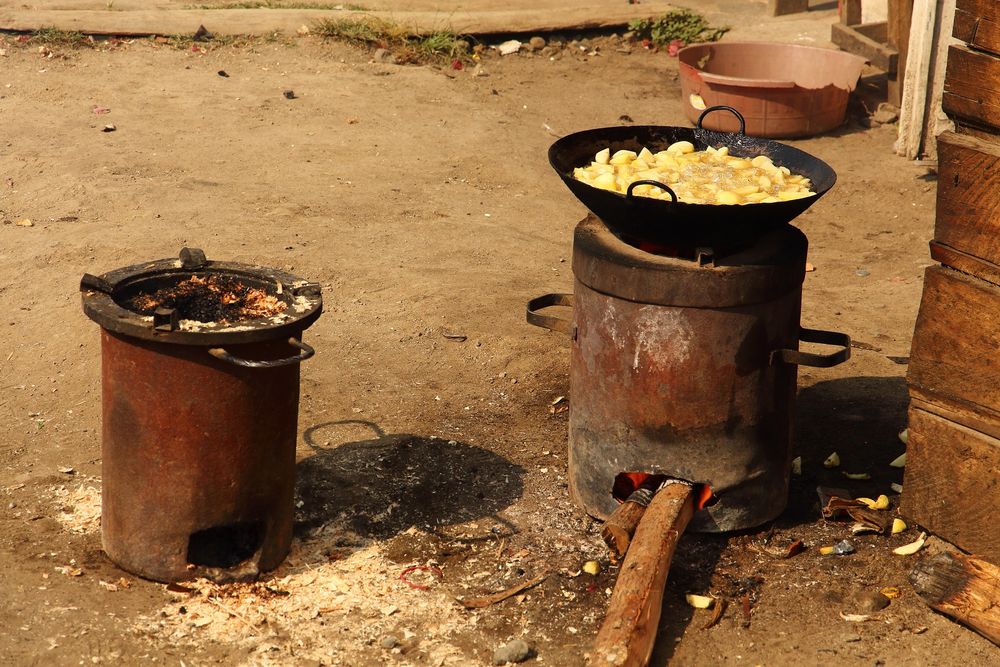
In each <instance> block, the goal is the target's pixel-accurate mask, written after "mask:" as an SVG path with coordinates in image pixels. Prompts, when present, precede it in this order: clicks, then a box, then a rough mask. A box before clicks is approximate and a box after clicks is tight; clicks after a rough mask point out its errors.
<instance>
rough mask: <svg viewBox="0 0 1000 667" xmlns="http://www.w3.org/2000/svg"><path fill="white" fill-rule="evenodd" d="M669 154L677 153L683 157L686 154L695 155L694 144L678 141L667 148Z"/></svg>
mask: <svg viewBox="0 0 1000 667" xmlns="http://www.w3.org/2000/svg"><path fill="white" fill-rule="evenodd" d="M667 152H668V153H677V154H679V155H683V154H685V153H694V144H692V143H691V142H690V141H678V142H676V143H672V144H670V145H669V146H667Z"/></svg>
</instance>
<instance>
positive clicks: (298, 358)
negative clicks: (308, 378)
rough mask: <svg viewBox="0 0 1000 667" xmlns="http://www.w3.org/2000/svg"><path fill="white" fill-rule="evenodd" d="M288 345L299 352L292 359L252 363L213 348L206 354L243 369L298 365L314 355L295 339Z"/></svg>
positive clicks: (311, 350)
mask: <svg viewBox="0 0 1000 667" xmlns="http://www.w3.org/2000/svg"><path fill="white" fill-rule="evenodd" d="M288 344H289V345H291V346H292V347H294V348H298V349H299V350H301V352H300V353H299V354H297V355H295V356H294V357H285V358H284V359H270V360H268V361H254V360H253V359H243V358H241V357H236V356H233V355H232V354H230V353H229V352H227V351H226V350H225V348H222V347H213V348H211V349H209V351H208V353H209V354H210V355H212V356H213V357H215V358H216V359H220V360H222V361H228V362H229V363H231V364H233V365H234V366H242V367H243V368H277V367H278V366H291V365H292V364H298V363H301V362H303V361H305V360H306V359H308V358H309V357H311V356H313V355H314V354H316V350H314V349H313V348H312V347H311V346H309V345H306V344H305V343H303V342H302V341H300V340H299V339H297V338H289V339H288Z"/></svg>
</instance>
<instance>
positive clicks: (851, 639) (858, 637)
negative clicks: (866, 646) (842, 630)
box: [844, 635, 861, 644]
mask: <svg viewBox="0 0 1000 667" xmlns="http://www.w3.org/2000/svg"><path fill="white" fill-rule="evenodd" d="M859 641H861V635H847V636H845V637H844V643H845V644H850V643H852V642H859Z"/></svg>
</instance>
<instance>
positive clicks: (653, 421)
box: [528, 215, 850, 532]
mask: <svg viewBox="0 0 1000 667" xmlns="http://www.w3.org/2000/svg"><path fill="white" fill-rule="evenodd" d="M807 245H808V244H807V240H806V237H805V235H803V234H802V232H800V231H799V230H797V229H795V228H794V227H791V226H787V225H786V226H782V227H779V228H777V229H776V230H774V231H771V232H768V233H767V234H766V235H765V236H763V237H762V238H760V239H758V240H757V241H755V242H752V243H751V244H750V245H749V247H743V248H739V249H730V250H728V251H725V253H724V254H722V253H716V252H714V251H713V250H712V249H708V248H691V249H689V250H687V252H682V251H680V250H679V249H673V250H668V252H672V253H674V254H679V255H683V256H686V258H684V257H678V256H664V255H660V254H653V253H651V252H646V251H644V250H640V249H639V248H637V247H634V246H633V245H631V244H629V243H627V242H625V241H624V240H622V239H620V238H619V237H618V236H616V235H615V234H614V233H612V231H611V230H609V229H608V227H607V226H606V225H605V224H604V223H603V222H602V221H601V220H600V219H598V218H597V217H595V216H593V215H589V216H588V217H587V218H585V219H584V220H583V221H581V222H580V224H579V225H577V228H576V232H575V234H574V240H573V274H574V276H575V283H574V292H573V294H548V295H545V296H542V297H539V298H537V299H534V300H532V301H531V302H530V303H529V305H528V321H529V322H531V323H532V324H535V325H537V326H541V327H545V328H548V329H553V330H556V331H562V332H564V333H567V334H569V335H570V337H571V338H572V352H571V362H570V391H571V400H570V415H569V475H570V493H571V495H572V497H573V498H574V499H575V500H576V501H577V502H578V503H579V504H580V505H582V506H583V507H584V509H585V510H586V511H587V512H588V513H589V514H591V515H593V516H596V517H599V518H602V519H604V518H607V516H608V515H609V514H610V513H611V512H612V511H614V508H615V507H616V505H617V503H618V501H620V500H621V499H623V497H624V496H626V495H627V494H628V492H629V491H630V490H631V488H630V485H629V482H630V481H633V480H635V479H639V478H641V475H631V476H630V475H628V473H648V474H657V475H667V476H670V477H677V478H681V479H685V480H689V481H692V482H699V483H704V484H708V485H709V486H710V487H711V489H712V491H713V492H714V494H715V499H716V502H715V503H714V504H712V505H710V506H709V507H706V508H705V509H703V510H700V511H699V512H698V513H697V514H696V515H695V518H694V520H693V521H692V524H691V527H692V529H693V530H700V531H705V532H716V531H728V530H738V529H745V528H750V527H753V526H757V525H760V524H761V523H764V522H766V521H768V520H770V519H773V518H775V517H776V516H778V515H779V514H780V513H781V512H782V511H783V509H784V507H785V504H786V502H787V495H788V482H789V472H790V465H791V451H792V418H793V410H794V400H795V393H796V375H797V372H796V371H797V366H798V365H807V366H817V367H828V366H834V365H836V364H839V363H841V362H843V361H845V360H847V359H848V358H849V356H850V339H849V338H848V337H847V336H846V335H844V334H840V333H834V332H828V331H817V330H811V329H802V328H800V326H799V314H800V305H801V298H802V282H803V279H804V276H805V260H806V250H807ZM662 250H666V249H661V251H662ZM560 305H561V306H571V307H572V308H573V317H572V320H564V319H560V318H558V317H555V316H551V315H543V314H541V313H540V312H539V311H540V310H541V309H544V308H546V307H549V306H560ZM800 341H807V342H814V343H825V344H831V345H837V346H840V349H839V350H837V351H836V352H834V353H832V354H829V355H816V354H806V353H803V352H800V351H799V350H798V348H799V342H800ZM616 482H617V485H616ZM633 487H634V484H633ZM612 489H615V491H616V493H615V494H614V495H613V493H612ZM616 496H617V499H616Z"/></svg>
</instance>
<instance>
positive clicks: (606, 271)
mask: <svg viewBox="0 0 1000 667" xmlns="http://www.w3.org/2000/svg"><path fill="white" fill-rule="evenodd" d="M807 247H808V242H807V240H806V237H805V235H804V234H803V233H802V232H800V231H799V230H798V229H796V228H794V227H781V228H779V229H777V230H776V231H773V232H771V233H769V234H767V235H766V236H765V237H763V238H762V239H761V240H760V241H759V242H758V243H756V244H754V245H753V246H752V247H751V248H748V249H744V250H741V251H739V252H736V253H733V254H729V255H723V256H713V258H712V264H711V265H710V266H697V265H692V262H691V261H688V260H684V259H674V258H671V257H663V256H660V255H654V254H651V253H648V252H644V251H642V250H639V249H638V248H635V247H633V246H631V245H628V244H627V243H622V242H621V241H620V240H619V239H618V237H617V236H615V235H614V234H613V233H612V232H611V230H610V229H608V227H607V226H606V225H605V224H604V223H603V222H601V220H600V219H599V218H597V217H596V216H594V215H588V216H587V217H586V218H584V219H583V220H582V221H581V222H580V224H578V225H577V227H576V231H575V232H574V236H573V275H574V276H576V279H577V280H579V281H580V282H582V283H583V284H584V285H587V286H588V287H590V288H591V289H594V290H597V291H598V292H603V293H604V294H610V295H613V296H617V297H621V298H623V299H628V300H630V301H638V302H641V303H657V304H663V305H670V306H691V307H696V308H702V307H710V308H719V307H725V306H734V305H746V304H752V303H760V302H763V301H769V300H771V299H774V298H777V297H779V296H781V295H783V294H786V293H787V292H788V291H789V290H793V289H798V288H799V287H800V286H801V285H802V281H803V280H804V278H805V264H806V250H807ZM695 269H697V270H695Z"/></svg>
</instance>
